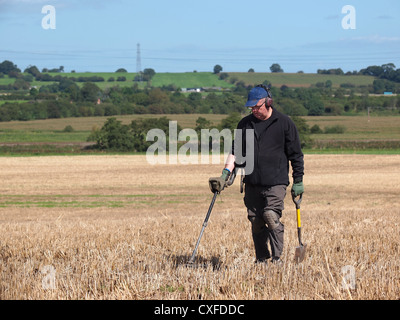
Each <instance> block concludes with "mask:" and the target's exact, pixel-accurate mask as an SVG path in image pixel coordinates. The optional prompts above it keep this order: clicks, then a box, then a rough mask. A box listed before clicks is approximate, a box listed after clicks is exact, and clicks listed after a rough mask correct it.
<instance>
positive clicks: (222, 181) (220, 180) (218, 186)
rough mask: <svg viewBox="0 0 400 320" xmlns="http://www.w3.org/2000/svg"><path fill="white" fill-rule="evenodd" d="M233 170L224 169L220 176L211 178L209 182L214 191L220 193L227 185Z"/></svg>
mask: <svg viewBox="0 0 400 320" xmlns="http://www.w3.org/2000/svg"><path fill="white" fill-rule="evenodd" d="M230 174H231V172H230V171H229V170H228V169H224V170H222V175H221V176H220V177H215V178H210V179H209V180H208V184H209V186H210V190H211V192H212V193H215V192H218V193H220V192H221V191H222V190H224V188H225V187H226V182H227V181H228V179H229V176H230Z"/></svg>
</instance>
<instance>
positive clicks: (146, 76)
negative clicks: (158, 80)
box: [143, 68, 156, 81]
mask: <svg viewBox="0 0 400 320" xmlns="http://www.w3.org/2000/svg"><path fill="white" fill-rule="evenodd" d="M155 74H156V72H155V71H154V69H151V68H146V69H144V70H143V80H144V81H149V80H151V78H153V77H154V75H155Z"/></svg>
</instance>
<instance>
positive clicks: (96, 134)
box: [88, 118, 134, 151]
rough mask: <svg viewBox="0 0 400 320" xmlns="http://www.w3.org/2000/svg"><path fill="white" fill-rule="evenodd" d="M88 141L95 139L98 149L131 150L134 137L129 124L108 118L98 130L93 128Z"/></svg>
mask: <svg viewBox="0 0 400 320" xmlns="http://www.w3.org/2000/svg"><path fill="white" fill-rule="evenodd" d="M88 141H96V147H97V148H99V149H109V150H118V151H133V148H134V137H133V134H132V132H131V130H130V126H128V125H124V124H122V123H121V121H118V120H117V119H116V118H109V119H107V121H106V122H105V123H104V125H103V127H102V128H101V129H100V130H98V129H97V130H96V129H95V130H93V131H92V133H91V134H90V136H89V138H88Z"/></svg>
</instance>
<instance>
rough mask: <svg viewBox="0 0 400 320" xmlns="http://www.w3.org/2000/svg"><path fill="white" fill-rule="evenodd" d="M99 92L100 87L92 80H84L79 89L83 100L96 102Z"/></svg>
mask: <svg viewBox="0 0 400 320" xmlns="http://www.w3.org/2000/svg"><path fill="white" fill-rule="evenodd" d="M100 92H101V90H100V88H99V87H98V86H96V85H95V84H94V83H92V82H85V83H84V85H83V86H82V89H81V95H82V98H83V100H85V101H92V102H96V101H97V99H98V98H99V93H100Z"/></svg>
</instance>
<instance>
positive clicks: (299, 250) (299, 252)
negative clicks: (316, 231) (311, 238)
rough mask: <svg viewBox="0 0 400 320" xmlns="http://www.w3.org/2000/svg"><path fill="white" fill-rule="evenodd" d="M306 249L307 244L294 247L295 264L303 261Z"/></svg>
mask: <svg viewBox="0 0 400 320" xmlns="http://www.w3.org/2000/svg"><path fill="white" fill-rule="evenodd" d="M306 248H307V244H306V243H305V244H303V245H301V246H299V247H296V251H295V253H294V260H295V261H296V262H297V263H300V262H302V261H303V260H304V258H305V256H306Z"/></svg>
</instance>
